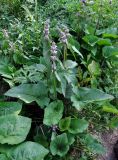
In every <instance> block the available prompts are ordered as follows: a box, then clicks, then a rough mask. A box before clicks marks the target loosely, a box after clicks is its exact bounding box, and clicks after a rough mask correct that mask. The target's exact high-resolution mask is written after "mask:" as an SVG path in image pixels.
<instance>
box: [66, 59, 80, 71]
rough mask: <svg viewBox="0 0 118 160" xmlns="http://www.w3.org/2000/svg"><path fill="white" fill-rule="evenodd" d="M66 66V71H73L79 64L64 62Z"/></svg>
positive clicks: (69, 61)
mask: <svg viewBox="0 0 118 160" xmlns="http://www.w3.org/2000/svg"><path fill="white" fill-rule="evenodd" d="M64 66H65V68H66V69H72V68H75V67H76V66H77V63H76V62H75V61H72V60H66V61H65V62H64Z"/></svg>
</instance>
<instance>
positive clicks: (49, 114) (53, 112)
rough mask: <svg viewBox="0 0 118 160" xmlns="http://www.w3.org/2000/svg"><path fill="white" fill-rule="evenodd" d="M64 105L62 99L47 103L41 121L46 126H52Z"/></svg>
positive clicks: (61, 112) (58, 117) (58, 118)
mask: <svg viewBox="0 0 118 160" xmlns="http://www.w3.org/2000/svg"><path fill="white" fill-rule="evenodd" d="M63 110H64V106H63V103H62V101H60V100H57V101H54V102H52V103H50V104H49V106H48V107H46V108H45V113H44V119H43V123H44V124H46V125H47V126H52V125H55V124H58V122H59V120H60V119H61V118H62V115H63Z"/></svg>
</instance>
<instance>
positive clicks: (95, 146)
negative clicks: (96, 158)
mask: <svg viewBox="0 0 118 160" xmlns="http://www.w3.org/2000/svg"><path fill="white" fill-rule="evenodd" d="M82 141H83V142H84V143H85V145H86V146H87V148H88V149H89V150H90V151H91V152H93V153H95V154H104V153H105V148H104V147H103V146H102V145H101V144H100V142H98V141H97V139H95V138H94V137H93V136H92V135H90V134H87V135H85V136H84V137H83V140H82Z"/></svg>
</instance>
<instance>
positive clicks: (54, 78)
mask: <svg viewBox="0 0 118 160" xmlns="http://www.w3.org/2000/svg"><path fill="white" fill-rule="evenodd" d="M53 86H54V98H55V99H57V91H56V87H57V84H56V77H55V72H53Z"/></svg>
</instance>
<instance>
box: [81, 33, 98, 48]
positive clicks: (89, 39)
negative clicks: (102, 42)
mask: <svg viewBox="0 0 118 160" xmlns="http://www.w3.org/2000/svg"><path fill="white" fill-rule="evenodd" d="M83 40H84V41H85V42H86V43H87V44H89V45H90V46H92V47H93V46H94V45H95V44H96V43H97V41H98V37H96V36H94V35H86V36H84V37H83Z"/></svg>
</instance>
